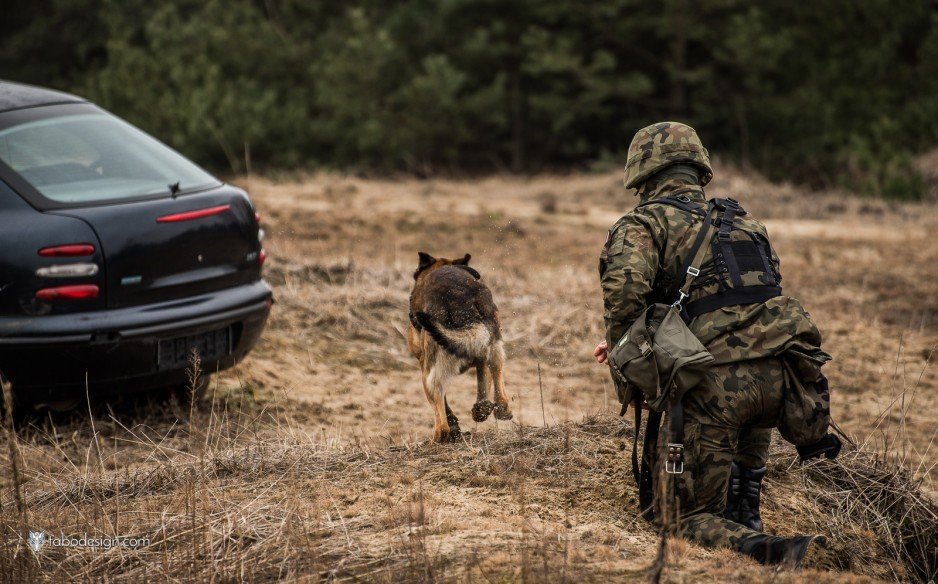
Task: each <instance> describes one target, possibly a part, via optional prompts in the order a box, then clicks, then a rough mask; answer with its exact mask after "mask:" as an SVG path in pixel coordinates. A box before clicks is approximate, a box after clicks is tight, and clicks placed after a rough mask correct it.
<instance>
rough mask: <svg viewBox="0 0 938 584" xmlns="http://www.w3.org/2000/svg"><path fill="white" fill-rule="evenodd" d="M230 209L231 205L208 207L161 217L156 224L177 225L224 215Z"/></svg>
mask: <svg viewBox="0 0 938 584" xmlns="http://www.w3.org/2000/svg"><path fill="white" fill-rule="evenodd" d="M230 208H231V205H218V206H217V207H208V208H206V209H197V210H195V211H186V212H185V213H174V214H173V215H163V216H162V217H157V218H156V222H157V223H178V222H180V221H192V220H193V219H201V218H203V217H211V216H212V215H218V214H219V213H224V212H225V211H227V210H228V209H230Z"/></svg>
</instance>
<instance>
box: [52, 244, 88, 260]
mask: <svg viewBox="0 0 938 584" xmlns="http://www.w3.org/2000/svg"><path fill="white" fill-rule="evenodd" d="M93 254H94V246H93V245H91V244H90V243H69V244H66V245H55V246H52V247H44V248H42V249H40V250H39V255H41V256H42V257H44V258H74V257H80V256H90V255H93Z"/></svg>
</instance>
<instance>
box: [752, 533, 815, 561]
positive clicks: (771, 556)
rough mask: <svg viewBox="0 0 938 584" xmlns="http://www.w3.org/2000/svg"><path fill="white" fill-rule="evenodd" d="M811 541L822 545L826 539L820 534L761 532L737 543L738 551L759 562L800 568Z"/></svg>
mask: <svg viewBox="0 0 938 584" xmlns="http://www.w3.org/2000/svg"><path fill="white" fill-rule="evenodd" d="M812 543H814V545H815V546H820V547H824V544H826V543H827V539H826V538H825V537H823V536H820V535H798V536H795V537H779V536H777V535H766V534H764V533H763V534H759V535H754V536H752V537H749V538H746V539H744V540H743V542H742V543H741V544H740V545H739V551H740V552H742V553H744V554H746V555H747V556H750V557H752V558H754V559H755V560H757V561H758V562H759V563H760V564H766V565H768V564H786V565H788V566H791V567H793V568H800V567H801V562H802V561H803V560H804V557H805V554H807V553H808V548H809V547H810V546H811V544H812Z"/></svg>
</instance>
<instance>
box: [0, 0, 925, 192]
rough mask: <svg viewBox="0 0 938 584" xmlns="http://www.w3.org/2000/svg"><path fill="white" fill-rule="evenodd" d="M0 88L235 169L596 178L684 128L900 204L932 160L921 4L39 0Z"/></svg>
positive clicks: (2, 34)
mask: <svg viewBox="0 0 938 584" xmlns="http://www.w3.org/2000/svg"><path fill="white" fill-rule="evenodd" d="M0 71H2V75H3V76H4V77H7V78H10V79H16V80H22V81H26V82H33V83H38V84H41V85H47V86H53V87H59V88H62V89H66V90H71V91H74V92H77V93H80V94H82V95H85V96H87V97H88V98H90V99H92V100H94V101H96V102H98V103H99V104H101V105H102V106H104V107H106V108H108V109H111V110H112V111H114V112H115V113H117V114H119V115H121V116H123V117H126V118H128V119H129V120H130V121H132V122H134V123H135V124H138V125H140V126H142V127H143V128H145V129H146V130H148V131H150V132H151V133H153V134H155V135H157V136H159V137H160V138H162V139H164V140H166V141H167V142H169V143H170V144H172V145H174V146H175V147H177V148H179V149H180V150H182V151H183V152H185V153H186V154H188V155H190V156H192V157H194V158H195V159H197V160H199V161H201V162H202V163H204V164H206V165H208V166H210V167H214V168H233V169H235V170H242V169H243V165H244V162H245V154H246V151H247V150H249V151H250V154H251V160H252V161H253V164H254V165H255V166H266V167H268V168H292V167H297V166H311V165H328V166H340V167H344V168H349V169H357V170H362V171H368V170H378V171H382V172H387V171H394V170H406V171H408V172H416V173H421V174H427V173H432V172H438V171H441V170H452V171H456V170H487V169H512V170H515V171H525V170H538V169H540V168H543V167H545V166H571V165H574V166H588V165H589V164H590V161H592V160H597V159H599V158H604V159H609V158H612V157H614V156H615V155H616V153H622V152H624V151H625V149H626V147H627V145H628V142H629V140H630V138H631V136H632V134H633V133H634V132H635V130H636V129H638V128H639V127H641V126H644V125H646V124H648V123H650V122H653V121H657V120H661V119H678V120H682V121H686V122H688V123H690V124H692V125H694V126H695V127H696V128H697V129H698V131H699V133H700V134H701V136H702V138H703V139H704V141H705V142H706V143H707V144H708V145H709V146H710V147H711V150H713V151H715V152H720V153H724V154H728V155H730V156H731V157H733V158H737V159H740V160H742V161H744V162H746V163H749V164H752V165H754V166H755V167H757V168H759V169H761V170H763V171H764V172H765V173H767V174H768V175H769V176H770V177H772V178H787V179H793V180H796V181H799V182H803V183H807V184H811V185H814V186H829V185H842V186H845V187H848V188H850V189H853V190H857V191H859V192H863V193H873V194H885V195H889V196H899V197H907V198H908V197H916V196H918V195H919V194H920V193H921V191H922V186H921V179H920V178H919V177H918V176H917V175H916V174H915V172H914V171H913V167H912V165H911V162H910V161H911V156H913V155H914V154H916V153H918V152H921V151H923V150H925V149H928V148H930V147H932V146H933V145H934V144H936V142H938V13H936V10H935V5H934V3H933V2H921V1H919V0H898V1H896V0H864V1H863V2H855V1H854V0H823V1H821V2H807V3H806V2H797V3H796V2H789V1H787V0H763V1H761V2H758V3H753V2H746V1H743V0H712V1H708V2H693V1H692V0H663V1H662V2H641V1H639V0H604V1H602V2H565V1H563V0H552V1H551V0H405V1H401V2H393V3H392V2H381V1H378V0H349V1H347V2H309V1H308V0H164V1H162V2H147V1H145V0H121V1H117V0H36V1H35V2H30V3H13V4H11V5H10V6H9V7H7V6H4V10H3V11H0Z"/></svg>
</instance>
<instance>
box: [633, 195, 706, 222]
mask: <svg viewBox="0 0 938 584" xmlns="http://www.w3.org/2000/svg"><path fill="white" fill-rule="evenodd" d="M659 203H660V204H662V205H671V206H672V207H677V208H678V209H681V210H682V211H687V212H688V213H693V214H694V215H700V216H701V217H703V216H704V215H706V214H707V212H706V210H705V208H704V207H703V206H702V205H700V204H699V203H695V202H694V201H692V200H691V199H690V197H688V196H687V195H677V196H674V197H661V198H660V199H652V200H650V201H645V202H644V203H639V204H638V206H637V207H635V208H636V209H638V208H640V207H647V206H648V205H655V204H659Z"/></svg>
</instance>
